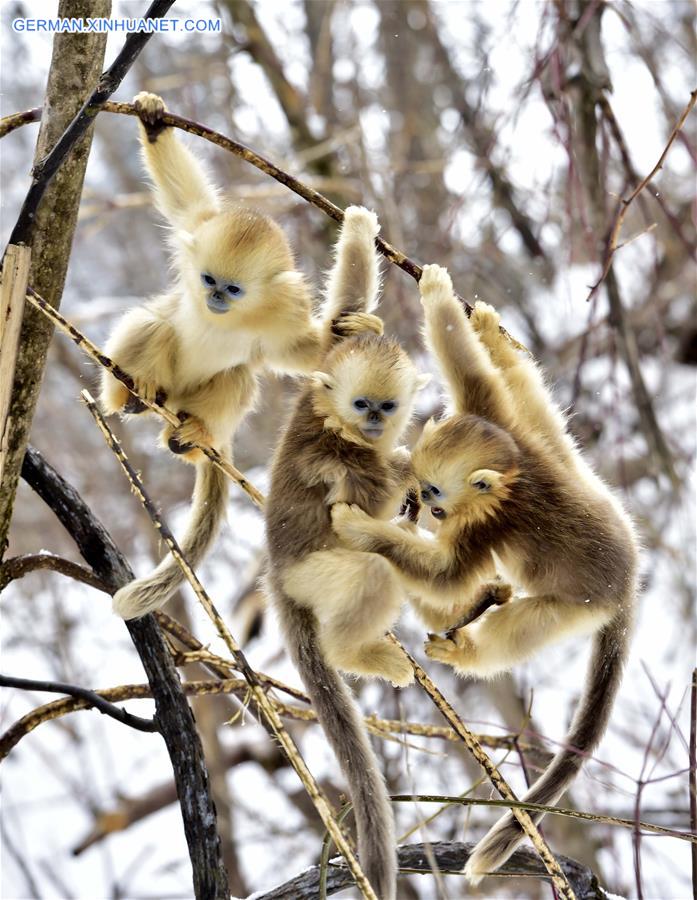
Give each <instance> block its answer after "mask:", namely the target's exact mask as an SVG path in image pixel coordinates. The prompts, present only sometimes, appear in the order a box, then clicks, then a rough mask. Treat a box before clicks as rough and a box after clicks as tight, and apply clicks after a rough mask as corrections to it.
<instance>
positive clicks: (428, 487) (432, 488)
mask: <svg viewBox="0 0 697 900" xmlns="http://www.w3.org/2000/svg"><path fill="white" fill-rule="evenodd" d="M426 490H427V491H430V492H431V493H432V494H433V496H434V497H440V488H437V487H436V486H435V484H427V485H426Z"/></svg>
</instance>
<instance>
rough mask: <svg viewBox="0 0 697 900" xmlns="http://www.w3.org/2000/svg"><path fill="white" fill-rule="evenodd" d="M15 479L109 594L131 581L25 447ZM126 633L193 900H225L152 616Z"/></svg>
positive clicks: (187, 723)
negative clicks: (162, 752) (168, 775)
mask: <svg viewBox="0 0 697 900" xmlns="http://www.w3.org/2000/svg"><path fill="white" fill-rule="evenodd" d="M22 477H23V478H24V480H25V481H26V482H27V483H28V484H29V486H30V487H31V488H32V489H33V490H34V491H36V493H37V494H38V495H39V496H40V497H41V498H42V499H43V500H44V502H45V503H46V504H47V505H48V506H49V507H50V508H51V509H52V510H53V512H54V513H55V514H56V516H57V517H58V519H59V520H60V522H61V523H62V525H63V526H64V527H65V528H66V530H67V531H68V533H69V534H70V536H71V537H72V538H73V540H74V541H75V543H76V544H77V546H78V549H79V550H80V553H81V554H82V556H83V558H84V559H85V561H86V562H87V563H88V565H90V566H91V567H92V569H93V570H94V572H95V574H96V575H97V576H98V577H99V578H101V579H102V580H103V581H104V584H105V585H106V587H107V588H108V589H109V591H110V592H111V593H113V592H114V591H116V590H118V588H119V587H121V586H122V585H124V584H126V583H127V582H129V581H131V580H132V579H133V572H132V571H131V569H130V567H129V565H128V563H127V562H126V560H125V558H124V557H123V555H122V554H121V552H120V551H119V550H118V548H117V547H116V545H115V544H114V542H113V540H112V539H111V536H110V535H109V534H108V532H107V531H106V529H105V528H104V526H103V525H102V524H101V522H100V521H99V520H98V519H97V518H96V517H95V515H94V514H93V513H92V511H91V510H90V509H89V507H88V506H87V504H86V503H85V502H84V500H83V499H82V497H80V495H79V494H78V492H77V491H76V490H75V488H73V487H72V486H71V485H70V484H68V482H67V481H65V479H64V478H62V477H61V476H60V475H59V474H58V472H56V471H55V469H53V468H52V467H51V466H50V465H49V464H48V463H47V462H46V461H45V460H44V458H43V457H42V456H41V454H40V453H39V452H38V450H35V449H34V448H33V447H28V448H27V452H26V454H25V456H24V461H23V463H22ZM127 627H128V630H129V632H130V634H131V638H132V640H133V643H134V644H135V646H136V649H137V651H138V655H139V656H140V659H141V662H142V664H143V668H144V669H145V672H146V674H147V676H148V681H149V682H150V684H151V685H152V687H153V692H154V697H155V708H156V714H157V720H158V722H159V725H160V729H161V732H162V737H163V738H164V741H165V744H166V746H167V750H168V752H169V757H170V760H171V762H172V769H173V772H174V780H175V782H176V785H177V794H178V796H179V800H180V809H181V815H182V819H183V823H184V832H185V834H186V840H187V844H188V848H189V856H190V858H191V865H192V869H193V881H194V894H195V896H196V897H197V898H208V897H218V896H227V891H228V885H227V873H226V872H225V868H224V866H223V864H222V861H221V855H220V837H219V835H218V832H217V829H216V812H215V806H214V805H213V802H212V800H211V796H210V790H209V784H208V772H207V769H206V764H205V759H204V756H203V748H202V746H201V739H200V737H199V734H198V732H197V730H196V724H195V722H194V719H193V716H192V713H191V710H190V708H189V704H188V703H187V701H186V697H185V696H184V693H183V691H182V686H181V683H180V681H179V676H178V674H177V671H176V669H175V668H174V665H173V662H172V660H171V658H170V655H169V652H168V650H167V647H166V646H165V643H164V641H163V638H162V634H161V632H160V630H159V628H158V627H157V624H156V622H155V620H154V618H153V617H152V616H145V617H144V618H142V619H140V620H139V621H137V622H128V623H127Z"/></svg>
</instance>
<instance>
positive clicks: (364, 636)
mask: <svg viewBox="0 0 697 900" xmlns="http://www.w3.org/2000/svg"><path fill="white" fill-rule="evenodd" d="M378 230H379V226H378V222H377V218H376V217H375V215H374V214H373V213H370V212H368V211H367V210H362V209H349V210H347V211H346V218H345V221H344V226H343V228H342V231H341V238H340V240H339V243H338V245H337V251H336V263H335V266H334V269H333V271H332V273H331V276H330V279H329V286H328V297H327V302H328V304H329V310H330V313H329V316H328V319H329V321H331V317H332V316H333V315H336V314H337V312H339V311H341V312H354V313H359V312H365V311H369V310H371V309H372V308H373V307H374V305H375V303H376V300H377V293H378V271H377V259H376V250H375V237H376V235H377V233H378ZM429 378H430V376H423V375H422V376H420V375H418V374H417V372H416V370H415V368H414V366H413V365H412V363H411V362H410V360H409V358H408V357H407V355H406V354H405V353H404V351H403V350H402V349H401V347H400V346H399V345H398V344H397V343H396V342H395V341H393V340H390V339H388V338H385V337H382V336H379V335H376V334H363V335H359V336H356V337H353V338H350V339H347V340H342V341H339V342H338V343H336V344H335V346H333V347H332V348H331V349H330V351H329V352H328V353H327V355H326V357H325V359H324V360H323V361H322V363H321V371H319V372H316V373H315V375H314V377H313V381H312V384H311V385H310V387H308V388H307V390H305V391H304V392H303V393H302V394H301V395H300V397H299V399H298V401H297V403H296V405H295V409H294V412H293V414H292V418H291V420H290V422H289V424H288V426H287V428H286V431H285V433H284V435H283V437H282V438H281V441H280V443H279V445H278V448H277V450H276V455H275V457H274V463H273V468H272V475H271V488H270V491H269V495H268V498H267V502H266V507H265V511H266V532H267V540H268V553H269V569H268V574H267V576H266V584H267V589H268V593H269V595H270V596H271V598H272V602H273V605H274V607H275V608H276V611H277V613H278V617H279V621H280V625H281V629H282V632H283V634H284V637H285V641H286V643H287V646H288V649H289V651H290V655H291V657H292V659H293V661H294V663H295V665H296V667H297V669H298V671H299V672H300V675H301V677H302V679H303V682H304V683H305V687H306V689H307V692H308V694H309V695H310V698H311V700H312V704H313V706H314V709H315V711H316V713H317V718H318V719H319V722H320V723H321V725H322V727H323V729H324V732H325V734H326V736H327V739H328V741H329V743H330V745H331V746H332V748H333V749H334V752H335V754H336V757H337V760H338V761H339V764H340V765H341V768H342V770H343V773H344V776H345V778H346V780H347V782H348V785H349V789H350V795H351V800H352V803H353V811H354V815H355V818H356V825H357V832H358V852H359V859H360V863H361V866H362V867H363V869H364V871H365V873H366V875H367V877H368V879H369V881H370V883H371V885H372V887H373V889H374V891H375V893H376V894H377V896H378V897H380V898H381V900H392V898H394V897H395V892H396V847H395V835H394V823H393V816H392V810H391V807H390V802H389V798H388V795H387V790H386V788H385V784H384V781H383V778H382V775H381V774H380V771H379V767H378V762H377V759H376V757H375V754H374V753H373V750H372V748H371V746H370V743H369V740H368V736H367V733H366V730H365V726H364V724H363V722H362V721H361V716H360V713H359V711H358V709H357V706H356V703H355V701H354V700H353V698H352V696H351V693H350V691H349V690H348V688H347V687H346V685H345V684H344V681H343V680H342V678H341V676H340V675H339V674H338V671H337V670H341V671H343V672H347V673H350V674H356V675H362V676H369V677H371V676H372V677H380V678H384V679H386V680H387V681H390V682H392V684H394V685H400V686H404V685H407V684H409V683H410V682H411V681H412V680H413V677H414V676H413V670H412V667H411V664H410V662H409V660H408V659H407V657H406V655H405V654H404V653H403V652H402V650H401V649H400V648H399V647H397V646H395V645H394V644H393V643H391V642H390V641H389V639H388V638H387V637H386V636H385V632H386V631H388V630H389V628H390V627H391V626H392V625H393V623H394V622H395V620H396V619H397V617H398V615H399V611H400V608H401V605H402V602H403V600H404V597H405V595H404V591H403V589H402V587H401V585H400V582H399V579H398V578H397V577H396V575H395V573H394V571H393V568H392V566H391V565H390V564H389V563H387V562H386V561H385V560H384V559H382V558H381V557H379V556H376V555H375V554H370V553H362V552H360V551H359V552H356V551H355V550H350V549H347V548H346V547H344V546H342V544H341V542H340V541H339V540H338V539H337V537H336V535H334V533H333V532H332V527H331V520H330V508H331V505H332V504H333V503H336V502H338V501H345V502H348V503H358V504H360V505H361V507H363V508H364V509H367V510H369V511H370V513H371V514H373V515H375V516H378V517H385V518H389V517H391V516H394V515H396V514H397V512H398V511H399V509H400V506H401V504H402V502H403V500H404V497H405V495H406V494H407V493H408V491H409V490H410V489H413V488H414V487H415V486H416V485H415V482H414V479H413V478H412V476H411V472H410V466H409V454H408V452H407V451H406V449H404V448H399V447H397V446H396V444H397V442H398V441H399V439H400V437H401V435H402V434H403V432H404V430H405V428H406V426H407V424H408V422H409V419H410V416H411V408H412V403H413V400H414V396H415V394H416V392H417V391H418V390H419V388H420V387H422V386H423V385H424V384H425V383H426V382H427V381H428V380H429Z"/></svg>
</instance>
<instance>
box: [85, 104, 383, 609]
mask: <svg viewBox="0 0 697 900" xmlns="http://www.w3.org/2000/svg"><path fill="white" fill-rule="evenodd" d="M134 103H135V105H136V107H137V108H138V111H139V114H140V121H141V127H140V137H141V144H142V149H143V156H144V159H145V163H146V166H147V169H148V172H149V174H150V177H151V179H152V181H153V186H154V195H155V203H156V205H157V207H158V209H159V210H160V212H161V213H162V214H163V216H164V217H165V218H166V220H167V222H168V223H169V225H170V226H171V231H170V243H171V245H172V251H173V260H174V268H175V272H176V276H175V280H174V283H173V285H172V287H171V289H170V291H169V292H168V293H167V294H165V295H163V296H161V297H157V298H155V299H154V300H151V301H150V302H148V303H146V304H145V305H143V306H141V307H138V308H135V309H132V310H130V311H129V312H127V313H126V314H125V315H124V316H123V318H122V319H121V320H120V321H119V322H118V324H117V325H116V328H115V329H114V332H113V334H112V335H111V337H110V339H109V341H108V343H107V345H106V353H107V354H108V355H109V356H110V357H112V359H114V360H115V361H116V362H117V363H118V364H119V365H120V366H121V367H122V368H123V369H125V370H126V371H127V372H128V373H129V374H130V375H132V376H133V378H134V381H135V386H136V390H137V391H138V393H140V394H142V395H144V396H146V397H148V398H151V399H156V398H157V399H159V400H160V402H164V401H165V400H166V402H167V405H168V406H169V407H170V408H171V409H173V410H174V411H175V412H178V413H179V418H180V420H181V424H180V425H179V426H178V427H173V426H171V425H169V424H168V425H166V426H165V428H164V430H163V432H162V443H163V445H164V446H165V447H169V449H170V450H172V451H173V452H174V453H177V454H179V455H180V456H181V458H182V459H184V460H185V461H186V462H189V463H192V464H194V465H195V466H196V485H195V488H194V494H193V502H192V511H191V516H190V521H189V524H188V527H187V531H186V534H185V536H184V538H183V540H182V542H181V547H182V550H183V553H184V555H185V556H186V558H187V559H188V561H189V562H190V563H191V564H192V565H193V566H196V565H198V563H200V561H201V560H202V559H203V557H204V555H205V553H206V551H207V549H208V547H209V545H210V544H211V542H212V541H213V539H214V537H215V534H216V532H217V530H218V527H219V525H220V523H221V520H222V518H223V516H224V512H225V504H226V499H227V483H226V482H227V479H226V477H225V475H224V474H223V473H222V472H221V471H220V470H219V469H217V468H216V467H215V466H213V465H212V463H210V462H209V461H208V459H207V458H206V457H205V456H204V455H203V453H202V452H201V451H200V450H198V449H196V448H194V447H192V446H191V445H192V443H194V442H199V443H205V444H209V445H210V446H212V447H214V448H215V449H216V450H218V451H219V452H220V453H221V454H222V455H223V456H225V457H227V458H230V455H231V442H232V436H233V433H234V431H235V429H236V428H237V426H238V424H239V422H240V420H241V419H242V418H243V417H244V416H245V415H246V413H248V412H249V411H250V409H251V408H252V406H253V404H254V401H255V397H256V392H257V383H256V373H257V371H258V370H259V369H261V368H262V367H268V368H271V369H274V370H279V371H283V372H292V373H308V374H309V373H310V372H312V371H313V370H314V369H315V368H316V366H317V365H318V363H319V360H320V359H321V358H322V353H323V347H324V338H323V331H322V329H321V327H320V323H319V321H318V320H316V319H314V318H313V317H312V298H311V296H310V292H309V290H308V287H307V285H306V284H305V281H304V279H303V276H302V275H301V274H300V272H298V271H297V269H296V267H295V262H294V259H293V255H292V252H291V250H290V247H289V245H288V242H287V240H286V237H285V235H284V233H283V231H282V230H281V228H280V227H279V226H278V225H277V224H276V223H275V222H273V221H272V220H271V219H269V218H268V217H266V216H263V215H261V214H260V213H258V212H255V211H254V210H252V209H248V208H247V207H243V206H233V205H229V204H227V203H225V202H223V201H221V199H220V198H219V195H218V192H217V190H216V188H215V187H213V185H212V184H211V183H210V181H209V179H208V177H207V176H206V173H205V172H204V170H203V168H202V166H201V164H200V162H199V161H198V159H197V158H196V157H195V156H194V154H193V153H191V151H190V150H188V149H187V148H186V147H185V146H184V145H183V144H182V143H181V142H180V141H179V140H178V138H177V137H176V135H175V130H174V129H173V128H169V127H167V126H165V125H164V124H163V122H162V114H163V113H164V111H165V105H164V103H163V101H162V100H161V99H160V98H159V97H157V96H155V95H154V94H148V93H141V94H138V95H137V96H136V98H135V100H134ZM331 313H332V309H331V308H330V309H329V311H328V314H329V315H331ZM370 320H374V321H372V323H371V321H370ZM376 323H377V324H376ZM337 327H338V328H339V333H341V334H352V333H354V332H355V331H356V330H358V331H360V330H365V328H371V327H372V328H376V327H378V328H379V329H381V327H382V326H381V323H380V322H379V320H377V319H375V317H372V316H370V317H362V318H361V317H359V320H358V321H357V322H356V321H354V320H353V319H352V318H351V317H350V316H349V317H348V319H346V320H343V321H342V323H341V324H340V325H338V326H337ZM101 402H102V405H103V408H104V410H105V411H106V412H107V413H114V412H124V413H135V412H142V411H143V410H144V409H145V407H144V405H143V404H141V403H139V402H138V401H136V400H134V398H133V397H132V396H131V395H130V394H129V392H128V391H127V390H126V388H125V387H124V386H123V384H121V383H120V382H118V381H117V380H116V379H115V378H113V376H112V375H110V374H109V373H108V372H106V371H104V372H103V373H102V387H101ZM182 579H183V576H182V573H181V571H180V569H179V566H178V565H177V563H176V562H175V561H174V559H173V558H172V557H171V556H167V557H166V558H165V559H164V560H163V561H162V562H161V563H160V565H159V566H158V567H157V568H156V569H155V570H154V572H152V573H151V574H150V575H149V576H147V577H145V578H141V579H137V580H136V581H133V582H131V583H130V584H128V585H126V586H125V587H123V588H121V590H120V591H118V592H117V593H116V594H115V596H114V611H115V612H116V613H118V614H119V615H120V616H122V617H123V618H124V619H131V618H135V617H137V616H142V615H144V614H145V613H147V612H150V611H151V610H153V609H157V608H158V607H160V606H162V604H163V603H164V602H165V601H166V600H167V599H168V597H169V596H170V595H171V594H172V593H173V591H174V590H175V588H176V587H177V586H178V585H179V584H180V583H181V582H182Z"/></svg>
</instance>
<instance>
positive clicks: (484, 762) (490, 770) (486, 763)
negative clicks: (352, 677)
mask: <svg viewBox="0 0 697 900" xmlns="http://www.w3.org/2000/svg"><path fill="white" fill-rule="evenodd" d="M388 637H389V638H390V639H391V640H392V642H393V643H395V644H396V645H397V646H398V647H401V649H402V651H403V652H404V653H406V654H407V656H408V657H409V661H410V662H411V664H412V668H413V669H414V675H415V676H416V680H417V681H418V682H419V684H420V685H421V687H422V688H423V689H424V691H425V692H426V693H427V694H428V696H429V697H430V698H431V700H432V701H433V703H434V705H435V706H436V708H437V709H438V711H439V712H440V713H441V714H442V715H443V716H444V718H445V719H446V721H447V722H449V724H450V725H451V726H452V727H453V728H454V729H455V731H456V732H457V734H458V735H459V736H460V738H461V739H462V741H463V742H464V744H465V746H466V747H467V749H468V750H469V751H470V753H471V754H472V756H474V758H475V759H476V760H477V762H478V763H479V765H480V766H481V767H482V768H483V769H484V771H485V772H486V774H487V775H488V776H489V780H490V781H491V783H492V784H493V786H494V787H495V788H496V790H497V791H498V793H499V794H500V795H501V797H502V798H503V799H504V800H511V801H513V803H514V804H515V803H517V802H518V798H517V797H516V796H515V794H514V793H513V791H512V790H511V789H510V787H509V786H508V784H507V782H506V781H505V779H504V778H503V776H502V775H501V773H500V772H499V770H498V769H497V767H496V766H495V765H494V763H493V762H492V760H491V759H489V757H488V756H487V754H486V753H485V752H484V750H483V749H482V747H481V745H480V744H479V742H478V741H477V739H476V738H475V736H474V735H473V734H472V732H471V731H470V730H469V728H467V726H466V725H465V723H464V722H463V721H462V719H461V718H460V717H459V716H458V714H457V713H456V712H455V710H454V709H453V707H452V706H451V705H450V703H448V701H447V700H446V699H445V697H444V696H443V694H442V693H441V692H440V691H439V690H438V688H437V687H436V685H435V684H434V683H433V681H431V679H430V678H429V677H428V675H427V674H426V672H425V671H424V670H423V669H422V668H421V666H420V665H419V664H418V663H417V661H416V660H415V659H414V658H413V657H412V656H411V655H410V654H409V653H407V651H406V650H405V649H404V647H402V645H401V644H400V643H399V641H398V640H397V638H396V637H395V636H394V635H393V634H390V635H388ZM511 812H512V813H513V815H514V816H515V818H516V819H517V820H518V823H519V825H520V827H521V829H522V830H523V831H524V832H525V834H526V835H527V836H528V837H529V838H530V841H531V842H532V844H533V846H534V847H535V849H536V850H537V852H538V853H539V854H540V857H541V858H542V862H543V863H544V866H545V869H546V870H547V871H548V872H549V875H550V877H551V879H552V883H553V884H554V886H555V887H556V889H557V890H558V891H559V893H560V895H561V896H562V897H564V898H566V900H573V897H574V893H573V891H572V889H571V886H570V885H569V883H568V881H567V879H566V877H565V875H564V873H563V871H562V869H561V867H560V866H559V863H558V862H557V860H556V859H555V858H554V855H553V854H552V852H551V850H550V849H549V847H548V846H547V844H546V843H545V841H544V840H543V838H542V837H541V835H540V832H539V830H538V828H537V826H536V825H535V823H534V822H533V820H532V818H531V816H530V814H529V813H527V812H526V811H525V810H523V809H519V808H517V807H515V806H512V807H511Z"/></svg>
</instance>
